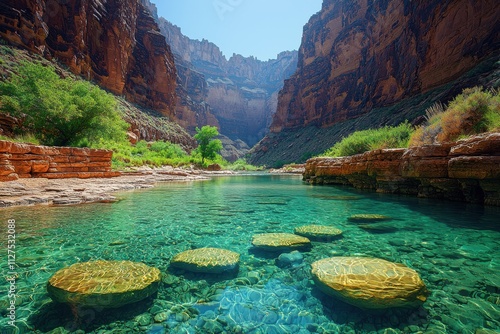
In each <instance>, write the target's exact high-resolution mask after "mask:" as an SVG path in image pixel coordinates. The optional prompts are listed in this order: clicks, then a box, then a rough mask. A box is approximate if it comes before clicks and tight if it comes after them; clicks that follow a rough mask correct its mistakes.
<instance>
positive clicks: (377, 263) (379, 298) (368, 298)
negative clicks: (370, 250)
mask: <svg viewBox="0 0 500 334" xmlns="http://www.w3.org/2000/svg"><path fill="white" fill-rule="evenodd" d="M311 273H312V275H313V279H314V281H315V283H316V285H317V286H318V288H319V289H320V290H322V291H323V292H324V293H326V294H328V295H330V296H332V297H335V298H337V299H340V300H342V301H344V302H346V303H349V304H351V305H354V306H357V307H360V308H363V309H386V308H393V307H397V308H414V307H418V306H420V305H422V304H423V303H424V302H425V300H426V299H427V297H428V296H429V291H428V290H427V288H426V286H425V284H424V282H423V281H422V279H421V278H420V276H419V275H418V273H417V272H416V271H415V270H413V269H411V268H408V267H407V266H405V265H403V264H401V263H393V262H389V261H386V260H382V259H376V258H365V257H332V258H327V259H323V260H319V261H316V262H314V263H313V264H312V271H311Z"/></svg>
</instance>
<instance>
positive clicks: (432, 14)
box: [271, 0, 500, 132]
mask: <svg viewBox="0 0 500 334" xmlns="http://www.w3.org/2000/svg"><path fill="white" fill-rule="evenodd" d="M499 16H500V7H499V6H498V3H497V2H496V1H494V0H485V1H479V2H478V1H472V0H459V1H452V2H445V3H443V2H442V1H438V0H433V1H426V2H421V1H413V2H412V1H405V0H395V1H368V0H356V1H347V0H342V1H338V0H325V1H324V2H323V8H322V10H321V12H320V13H318V14H316V15H315V16H313V17H312V18H311V20H310V21H309V23H307V25H306V26H305V27H304V35H303V38H302V45H301V48H300V50H299V64H298V70H297V72H296V73H295V74H294V76H293V77H292V78H290V79H289V80H287V81H286V83H285V86H284V88H283V91H282V92H281V94H280V97H279V103H278V110H277V112H276V115H275V117H274V121H273V124H272V126H271V131H273V132H279V131H281V130H282V129H284V128H292V127H302V126H305V125H310V124H314V125H318V126H329V125H332V124H334V123H338V122H341V121H344V120H346V119H349V118H353V117H356V116H359V115H360V114H363V113H367V112H369V111H370V110H371V109H372V108H376V107H382V106H387V105H390V104H393V103H395V102H398V101H400V100H402V99H404V98H406V97H409V96H412V95H415V94H416V93H420V92H426V91H428V90H429V89H432V88H434V87H437V86H440V85H442V84H445V83H448V82H450V81H452V80H454V79H456V78H457V77H458V76H460V75H461V74H463V73H464V72H466V71H467V70H469V69H471V68H472V67H474V66H475V65H476V64H478V62H479V60H481V59H484V58H485V57H486V56H488V55H490V54H491V53H492V52H493V51H495V50H498V46H499V40H500V21H498V17H499Z"/></svg>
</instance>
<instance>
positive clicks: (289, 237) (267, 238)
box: [252, 233, 311, 251]
mask: <svg viewBox="0 0 500 334" xmlns="http://www.w3.org/2000/svg"><path fill="white" fill-rule="evenodd" d="M252 245H253V246H254V247H256V248H259V249H263V250H267V251H289V250H295V249H307V248H310V247H311V240H309V239H308V238H306V237H302V236H299V235H295V234H291V233H262V234H256V235H254V236H253V238H252Z"/></svg>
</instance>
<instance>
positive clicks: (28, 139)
mask: <svg viewBox="0 0 500 334" xmlns="http://www.w3.org/2000/svg"><path fill="white" fill-rule="evenodd" d="M0 140H6V141H11V142H14V143H28V144H33V145H40V141H39V140H38V138H36V137H35V136H33V135H31V134H23V135H18V136H15V137H14V138H11V137H7V136H0Z"/></svg>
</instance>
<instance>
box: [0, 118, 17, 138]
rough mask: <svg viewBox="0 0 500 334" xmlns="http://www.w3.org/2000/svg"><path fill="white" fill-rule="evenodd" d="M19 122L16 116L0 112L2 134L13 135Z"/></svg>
mask: <svg viewBox="0 0 500 334" xmlns="http://www.w3.org/2000/svg"><path fill="white" fill-rule="evenodd" d="M19 123H20V122H19V120H18V119H16V118H15V117H12V116H10V115H7V114H2V113H0V136H8V137H10V136H12V134H13V133H14V129H15V128H16V127H18V126H19Z"/></svg>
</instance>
